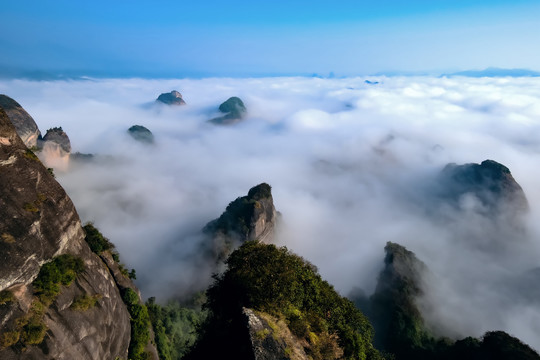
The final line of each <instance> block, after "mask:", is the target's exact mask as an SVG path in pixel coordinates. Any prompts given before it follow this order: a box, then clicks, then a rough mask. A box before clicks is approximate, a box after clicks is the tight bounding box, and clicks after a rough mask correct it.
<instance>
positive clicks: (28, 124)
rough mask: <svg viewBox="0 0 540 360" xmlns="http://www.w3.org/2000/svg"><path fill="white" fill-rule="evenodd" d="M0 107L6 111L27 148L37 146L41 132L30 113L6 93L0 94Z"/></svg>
mask: <svg viewBox="0 0 540 360" xmlns="http://www.w3.org/2000/svg"><path fill="white" fill-rule="evenodd" d="M0 107H2V108H3V109H4V111H5V112H6V114H7V116H8V118H9V120H11V123H12V124H13V125H14V126H15V129H16V131H17V134H18V135H19V136H20V137H21V139H22V141H23V142H24V144H25V145H26V146H27V147H29V148H32V147H37V146H38V138H39V137H40V136H41V133H40V131H39V128H38V126H37V124H36V122H35V121H34V119H33V118H32V117H31V116H30V114H28V113H27V112H26V110H24V109H23V107H22V106H21V105H20V104H19V103H18V102H16V101H15V100H13V99H12V98H10V97H9V96H6V95H0Z"/></svg>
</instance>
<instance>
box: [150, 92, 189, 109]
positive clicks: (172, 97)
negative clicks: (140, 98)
mask: <svg viewBox="0 0 540 360" xmlns="http://www.w3.org/2000/svg"><path fill="white" fill-rule="evenodd" d="M156 101H158V102H162V103H164V104H167V105H185V104H186V102H185V101H184V99H183V98H182V94H180V93H179V92H178V91H176V90H173V91H171V92H170V93H163V94H161V95H159V96H158V98H157V99H156Z"/></svg>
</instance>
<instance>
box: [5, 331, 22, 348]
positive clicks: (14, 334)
mask: <svg viewBox="0 0 540 360" xmlns="http://www.w3.org/2000/svg"><path fill="white" fill-rule="evenodd" d="M20 336H21V333H20V332H19V331H16V330H15V331H6V332H3V333H2V334H0V347H4V348H6V347H9V346H12V345H15V344H16V343H17V342H18V341H19V338H20Z"/></svg>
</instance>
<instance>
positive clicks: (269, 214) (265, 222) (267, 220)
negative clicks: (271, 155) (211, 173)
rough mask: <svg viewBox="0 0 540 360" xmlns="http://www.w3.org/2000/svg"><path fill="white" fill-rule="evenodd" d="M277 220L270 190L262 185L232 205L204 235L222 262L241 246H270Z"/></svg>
mask: <svg viewBox="0 0 540 360" xmlns="http://www.w3.org/2000/svg"><path fill="white" fill-rule="evenodd" d="M276 219H277V212H276V209H275V207H274V200H273V198H272V188H271V187H270V185H268V184H266V183H262V184H259V185H257V186H254V187H252V188H251V189H250V190H249V192H248V195H247V196H242V197H239V198H237V199H236V200H234V201H232V202H231V203H230V204H229V205H228V206H227V208H226V210H225V212H223V214H221V216H220V217H219V218H217V219H215V220H213V221H211V222H209V223H208V224H207V225H206V226H205V227H204V229H203V232H204V233H205V234H207V235H209V236H210V237H212V239H213V243H214V252H215V253H216V254H217V256H218V258H219V259H222V260H224V259H225V258H226V257H227V256H228V254H229V253H230V252H231V251H232V250H233V249H234V248H235V247H236V246H238V245H240V244H241V243H243V242H246V241H249V240H259V241H263V242H270V241H271V240H272V238H273V236H274V228H275V225H276Z"/></svg>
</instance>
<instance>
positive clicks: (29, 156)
mask: <svg viewBox="0 0 540 360" xmlns="http://www.w3.org/2000/svg"><path fill="white" fill-rule="evenodd" d="M24 157H25V158H27V159H30V160H33V161H39V158H38V157H37V155H36V154H34V152H33V151H32V150H30V149H26V151H25V152H24Z"/></svg>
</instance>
